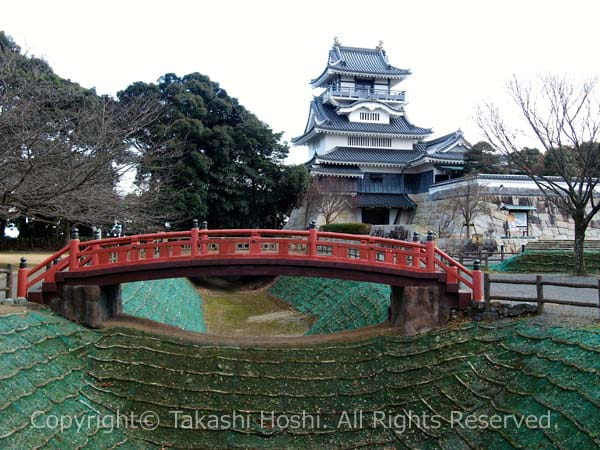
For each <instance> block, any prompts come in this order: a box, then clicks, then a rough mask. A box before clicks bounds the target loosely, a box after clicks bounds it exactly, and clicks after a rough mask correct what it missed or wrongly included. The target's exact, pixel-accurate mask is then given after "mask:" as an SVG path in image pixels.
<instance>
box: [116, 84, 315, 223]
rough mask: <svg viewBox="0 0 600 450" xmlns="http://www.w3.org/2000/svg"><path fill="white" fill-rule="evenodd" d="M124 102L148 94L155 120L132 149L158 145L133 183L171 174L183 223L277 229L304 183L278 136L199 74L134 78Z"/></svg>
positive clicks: (305, 179) (305, 176)
mask: <svg viewBox="0 0 600 450" xmlns="http://www.w3.org/2000/svg"><path fill="white" fill-rule="evenodd" d="M118 96H119V99H120V101H121V102H123V103H127V102H129V101H133V100H135V99H139V98H145V99H153V100H154V101H156V102H158V103H160V104H161V105H163V106H164V108H165V109H164V115H163V117H162V119H161V120H159V121H157V122H155V123H153V124H152V125H150V126H148V127H147V128H146V129H144V130H143V131H142V132H141V133H139V134H138V136H137V141H138V148H141V149H144V148H145V147H155V146H156V145H157V143H161V142H162V143H164V144H162V148H161V151H160V153H161V155H162V157H163V164H160V165H153V166H148V165H143V166H142V167H141V169H140V171H139V173H138V182H140V183H147V184H152V183H154V182H157V181H161V180H164V179H170V181H169V182H168V183H167V184H166V186H165V188H166V189H169V190H171V191H173V192H174V193H176V195H175V198H176V200H175V208H176V209H177V210H178V211H180V212H181V215H182V216H183V217H184V219H183V220H181V221H179V222H176V223H175V224H174V225H175V226H176V227H181V228H187V227H189V223H190V220H191V219H193V218H198V219H205V220H207V221H208V222H209V224H210V226H211V228H221V227H222V228H234V227H239V228H249V227H279V226H281V225H282V224H283V223H284V220H285V217H286V215H287V214H289V212H290V211H291V209H292V208H293V206H294V205H295V204H296V203H297V202H298V200H299V199H300V198H301V196H302V194H303V192H304V191H305V190H306V187H307V185H308V174H307V172H306V169H305V168H304V167H288V166H285V165H284V164H283V160H284V158H285V157H286V156H287V154H288V148H287V146H286V145H284V144H282V143H280V138H281V135H280V134H277V133H274V132H273V131H272V130H271V129H270V128H269V127H268V126H267V125H266V124H264V123H263V122H261V121H260V120H259V119H258V118H257V117H256V116H254V115H253V114H252V113H250V112H249V111H247V110H246V109H245V108H244V107H243V106H241V105H240V104H239V103H238V101H237V100H236V99H234V98H231V97H229V96H228V95H227V92H226V91H225V90H224V89H222V88H221V87H220V86H219V84H218V83H215V82H213V81H211V80H210V79H209V78H208V77H206V76H204V75H201V74H199V73H192V74H189V75H185V76H183V77H178V76H177V75H175V74H166V75H164V76H163V77H161V78H160V79H159V81H158V83H157V84H147V83H142V82H137V83H133V84H132V85H131V86H129V87H128V88H127V89H126V90H124V91H122V92H120V93H119V94H118Z"/></svg>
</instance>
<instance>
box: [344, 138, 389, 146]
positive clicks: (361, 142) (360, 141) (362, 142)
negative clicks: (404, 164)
mask: <svg viewBox="0 0 600 450" xmlns="http://www.w3.org/2000/svg"><path fill="white" fill-rule="evenodd" d="M348 145H349V146H350V147H388V148H389V147H391V146H392V139H391V138H382V137H365V136H348Z"/></svg>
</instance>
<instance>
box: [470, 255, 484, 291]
mask: <svg viewBox="0 0 600 450" xmlns="http://www.w3.org/2000/svg"><path fill="white" fill-rule="evenodd" d="M472 274H473V277H472V281H473V300H474V301H476V302H480V301H481V300H482V299H481V297H482V292H481V287H482V286H481V284H482V282H483V280H482V275H483V274H482V272H481V262H480V261H479V260H478V259H476V260H475V261H473V272H472Z"/></svg>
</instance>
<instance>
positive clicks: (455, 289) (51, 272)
mask: <svg viewBox="0 0 600 450" xmlns="http://www.w3.org/2000/svg"><path fill="white" fill-rule="evenodd" d="M475 269H476V270H469V269H467V268H466V267H464V266H463V265H461V264H459V263H458V262H457V261H455V260H454V259H452V258H451V257H450V256H448V255H447V254H446V253H444V252H443V251H441V250H440V249H438V248H437V247H436V246H435V241H434V240H433V235H432V233H429V235H428V240H427V241H426V242H425V243H420V242H418V241H413V242H409V241H400V240H394V239H386V238H379V237H372V236H357V235H351V234H341V233H331V232H322V231H317V230H316V229H314V228H313V229H310V230H306V231H298V230H261V229H250V230H208V229H199V228H198V227H197V226H196V227H194V228H192V229H191V230H189V231H174V232H163V233H152V234H143V235H136V236H125V237H118V238H107V239H95V240H91V241H85V242H80V241H79V238H78V235H77V233H76V232H75V234H74V235H73V236H72V239H71V240H70V242H69V244H68V245H67V246H65V247H64V248H62V249H61V250H59V251H58V252H56V253H55V254H53V255H52V256H50V257H48V258H47V259H46V260H45V261H43V262H42V263H40V264H38V265H37V266H35V267H33V268H32V269H27V267H26V264H24V263H23V264H22V266H21V268H20V269H19V274H18V295H19V296H21V297H27V298H28V299H29V300H31V301H36V302H39V303H46V304H48V303H50V301H51V300H52V299H53V298H61V297H63V296H64V295H65V289H67V287H68V286H71V287H73V286H89V285H92V286H98V287H99V289H100V290H102V289H109V288H111V287H112V288H114V287H115V286H118V285H119V284H121V283H125V282H132V281H141V280H153V279H160V278H174V277H202V276H226V275H260V276H265V275H266V276H276V275H291V276H318V277H329V278H341V279H346V280H357V281H370V282H375V283H382V284H388V285H390V286H392V288H394V287H396V288H402V287H408V286H411V287H413V286H414V287H423V286H434V287H437V288H439V289H440V292H441V296H442V298H443V299H444V302H445V304H446V305H447V306H448V307H455V308H464V307H467V306H468V305H469V304H470V301H471V300H476V301H480V300H481V297H482V289H481V286H482V283H481V272H480V271H479V270H478V267H476V268H475ZM459 288H462V289H464V290H463V291H461V290H460V289H459ZM109 315H110V314H109Z"/></svg>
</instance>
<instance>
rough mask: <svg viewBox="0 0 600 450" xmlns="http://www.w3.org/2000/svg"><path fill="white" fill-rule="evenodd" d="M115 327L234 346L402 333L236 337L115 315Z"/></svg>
mask: <svg viewBox="0 0 600 450" xmlns="http://www.w3.org/2000/svg"><path fill="white" fill-rule="evenodd" d="M111 328H129V329H133V330H137V331H143V332H147V333H150V334H155V335H161V336H170V337H175V338H181V339H185V340H188V341H191V342H198V343H203V344H215V345H232V346H236V347H252V346H266V347H293V346H314V345H319V344H331V343H344V342H353V341H360V340H364V339H368V338H372V337H376V336H395V335H398V329H397V328H391V327H389V326H387V325H386V324H381V325H377V326H373V327H365V328H359V329H357V330H350V331H341V332H339V333H331V334H317V335H312V336H235V335H231V334H230V335H227V336H219V335H215V334H205V333H194V332H192V331H185V330H182V329H181V328H176V327H172V326H169V325H165V324H161V323H157V322H154V321H152V320H147V319H141V318H139V317H132V316H127V315H122V316H119V317H115V318H114V319H111V320H110V321H107V322H105V323H104V329H111Z"/></svg>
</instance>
